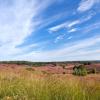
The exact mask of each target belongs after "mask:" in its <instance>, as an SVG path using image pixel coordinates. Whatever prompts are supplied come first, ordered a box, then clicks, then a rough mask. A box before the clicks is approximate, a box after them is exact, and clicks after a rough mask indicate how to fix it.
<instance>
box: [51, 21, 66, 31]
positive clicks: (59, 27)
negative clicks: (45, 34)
mask: <svg viewBox="0 0 100 100" xmlns="http://www.w3.org/2000/svg"><path fill="white" fill-rule="evenodd" d="M67 25H68V22H65V23H62V24H60V25H57V26H54V27H51V28H49V32H56V31H58V30H60V29H62V28H66V27H67Z"/></svg>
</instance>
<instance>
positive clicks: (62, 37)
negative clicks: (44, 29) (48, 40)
mask: <svg viewBox="0 0 100 100" xmlns="http://www.w3.org/2000/svg"><path fill="white" fill-rule="evenodd" d="M64 36H65V34H63V35H59V36H57V37H56V39H55V41H54V43H57V42H58V41H59V40H62V39H64Z"/></svg>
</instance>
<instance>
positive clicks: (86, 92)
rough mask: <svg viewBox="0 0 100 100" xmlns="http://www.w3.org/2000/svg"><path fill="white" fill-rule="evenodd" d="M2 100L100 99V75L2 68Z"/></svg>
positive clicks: (0, 72) (0, 83)
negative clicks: (77, 74)
mask: <svg viewBox="0 0 100 100" xmlns="http://www.w3.org/2000/svg"><path fill="white" fill-rule="evenodd" d="M0 100H100V75H99V74H91V75H87V76H80V77H79V76H74V75H71V74H50V73H49V74H48V73H43V72H42V71H35V70H29V69H28V68H27V67H26V66H24V67H21V66H19V67H18V66H17V67H9V66H8V67H3V68H0Z"/></svg>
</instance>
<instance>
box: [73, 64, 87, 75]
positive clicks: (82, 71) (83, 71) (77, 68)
mask: <svg viewBox="0 0 100 100" xmlns="http://www.w3.org/2000/svg"><path fill="white" fill-rule="evenodd" d="M73 74H74V75H79V76H85V75H87V70H86V68H85V66H84V65H79V66H75V67H74V68H73Z"/></svg>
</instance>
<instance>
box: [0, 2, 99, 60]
mask: <svg viewBox="0 0 100 100" xmlns="http://www.w3.org/2000/svg"><path fill="white" fill-rule="evenodd" d="M0 60H1V61H3V60H26V61H77V60H100V0H0Z"/></svg>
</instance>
